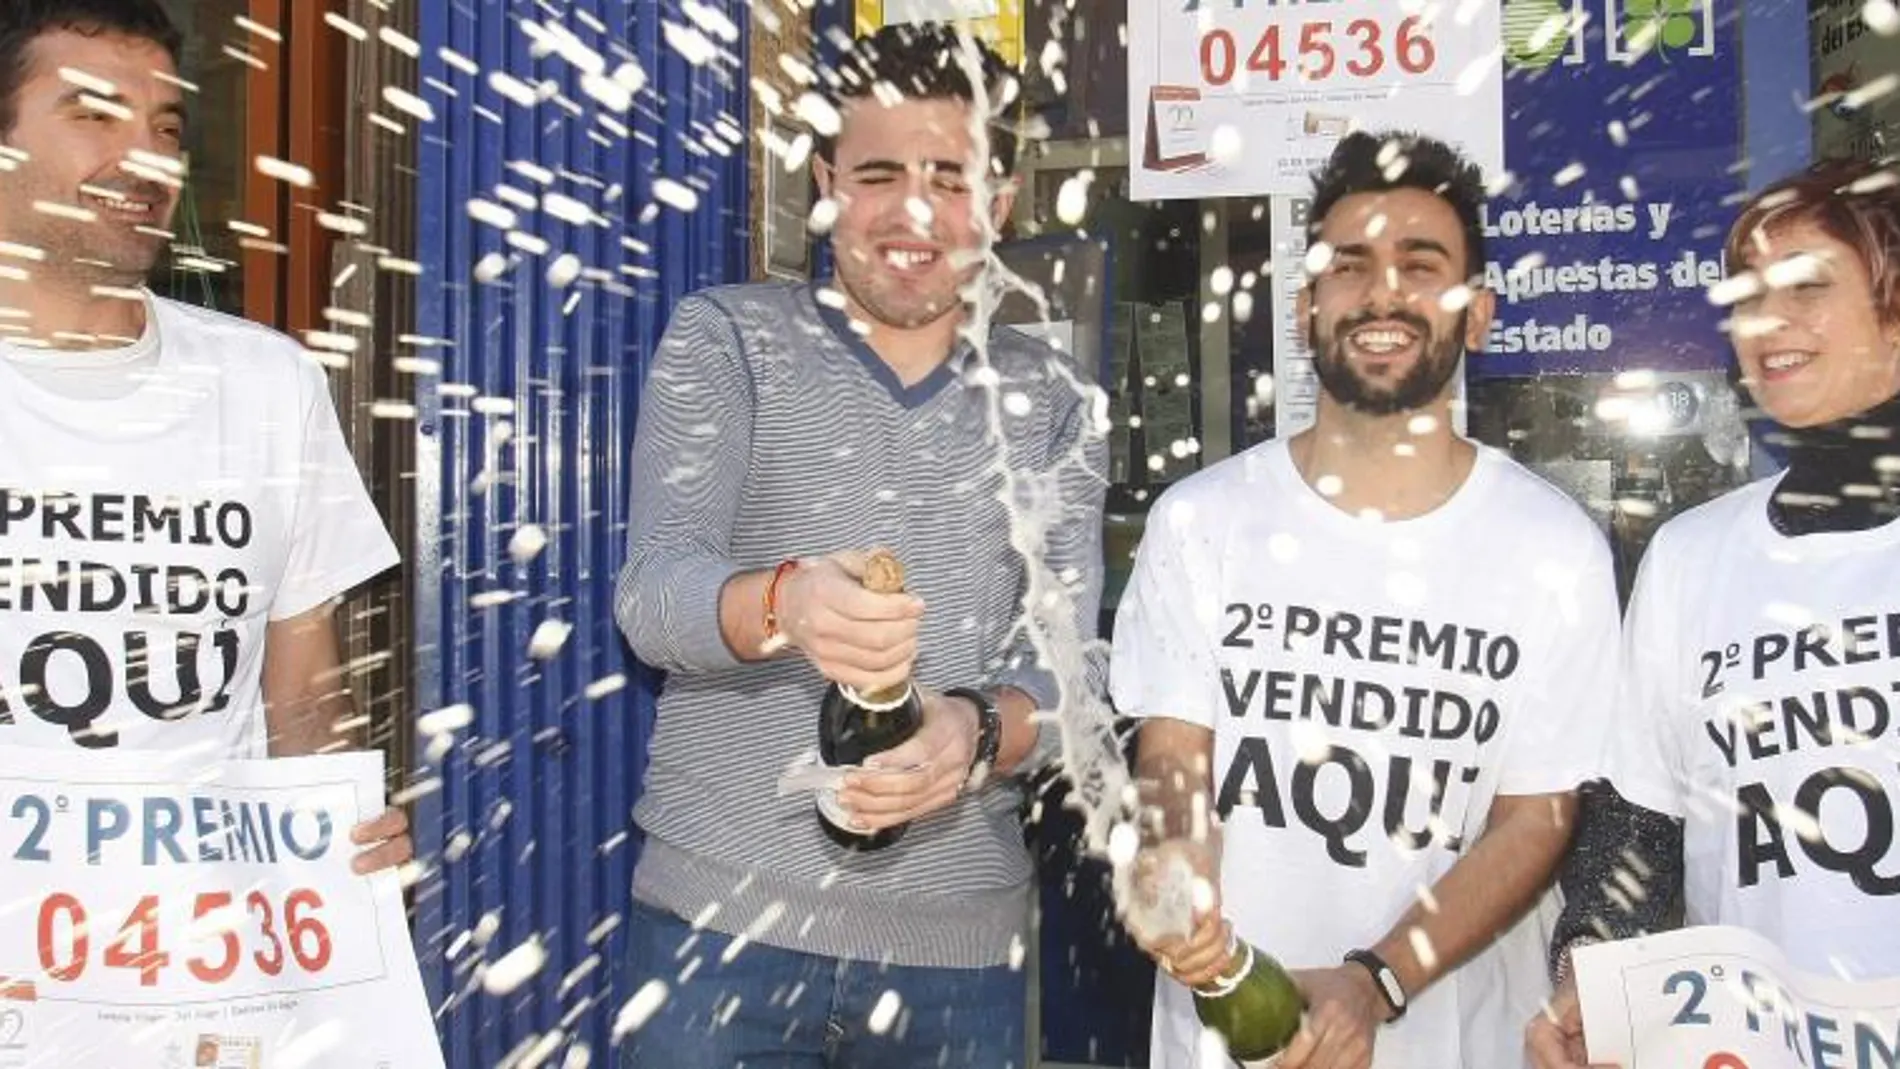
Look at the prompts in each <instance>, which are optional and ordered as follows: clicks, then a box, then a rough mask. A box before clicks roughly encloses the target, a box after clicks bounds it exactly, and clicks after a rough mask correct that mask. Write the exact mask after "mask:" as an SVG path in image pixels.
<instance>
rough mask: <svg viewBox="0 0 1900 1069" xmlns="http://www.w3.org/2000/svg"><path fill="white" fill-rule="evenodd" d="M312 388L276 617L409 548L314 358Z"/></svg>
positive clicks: (306, 388)
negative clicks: (368, 477) (374, 498)
mask: <svg viewBox="0 0 1900 1069" xmlns="http://www.w3.org/2000/svg"><path fill="white" fill-rule="evenodd" d="M299 386H300V387H301V388H302V390H303V392H304V394H305V401H304V418H303V445H302V450H301V453H300V456H299V458H298V464H297V471H296V480H297V493H296V503H295V506H294V512H293V514H292V516H291V522H290V553H289V555H288V557H287V558H286V560H285V562H284V571H283V576H282V578H281V580H280V581H279V582H278V584H277V590H276V592H275V594H274V596H273V597H272V598H271V607H270V618H271V619H272V620H288V619H290V618H291V617H293V616H297V615H300V614H302V613H305V612H309V611H310V610H311V609H314V608H316V607H317V606H319V605H322V604H323V603H324V602H326V601H330V600H331V599H333V598H338V597H341V596H343V595H344V594H346V593H348V592H349V591H350V590H351V588H353V587H355V586H356V585H357V584H359V583H362V582H364V581H365V580H368V579H370V578H372V577H373V576H376V575H378V574H379V573H381V572H383V571H386V570H388V569H389V568H392V567H394V566H395V565H396V564H397V563H398V562H399V561H400V560H401V559H402V556H401V554H400V553H398V552H397V550H396V544H395V543H394V542H393V541H391V540H390V537H389V531H388V529H387V528H385V527H384V526H383V519H382V516H381V515H379V514H378V513H377V511H376V506H375V505H374V504H373V503H372V502H371V501H370V497H369V491H368V490H367V489H366V488H365V487H364V486H363V477H362V475H361V474H360V473H359V472H358V471H357V469H356V462H355V460H353V459H352V458H351V456H350V451H349V448H348V447H347V446H346V445H345V444H344V441H343V429H342V427H341V426H339V425H338V423H337V417H336V408H335V406H334V405H332V404H331V402H330V391H329V388H328V383H327V381H326V380H325V378H324V375H323V372H322V370H321V369H319V368H317V367H316V366H315V365H314V364H310V365H306V366H303V367H301V368H299Z"/></svg>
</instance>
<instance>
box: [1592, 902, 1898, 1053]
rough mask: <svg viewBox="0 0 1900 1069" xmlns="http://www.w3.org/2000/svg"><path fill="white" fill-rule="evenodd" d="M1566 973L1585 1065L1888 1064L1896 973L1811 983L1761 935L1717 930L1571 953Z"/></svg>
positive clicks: (1893, 1041) (1894, 1032)
mask: <svg viewBox="0 0 1900 1069" xmlns="http://www.w3.org/2000/svg"><path fill="white" fill-rule="evenodd" d="M1576 967H1577V994H1578V996H1579V997H1580V998H1581V999H1582V1002H1583V1033H1584V1042H1585V1043H1586V1044H1587V1045H1588V1046H1589V1048H1590V1061H1591V1062H1592V1063H1593V1064H1595V1063H1609V1064H1615V1065H1619V1066H1621V1067H1622V1069H1886V1067H1888V1066H1894V1065H1900V976H1897V977H1895V978H1893V979H1885V980H1865V981H1860V982H1849V981H1845V980H1840V979H1836V978H1833V977H1823V976H1811V975H1808V974H1806V973H1801V972H1797V971H1795V970H1794V969H1792V968H1790V967H1789V965H1788V960H1787V958H1786V957H1785V956H1784V955H1783V954H1782V953H1781V951H1780V950H1778V949H1776V947H1775V945H1774V944H1772V943H1770V942H1769V941H1768V940H1766V939H1763V938H1762V937H1761V936H1758V935H1756V934H1755V933H1753V932H1749V931H1745V930H1743V929H1740V928H1720V927H1700V928H1686V929H1683V930H1682V931H1676V932H1669V933H1666V934H1664V935H1658V936H1650V937H1646V938H1642V939H1630V940H1625V941H1623V942H1619V943H1604V944H1601V945H1598V946H1589V947H1583V948H1581V949H1579V950H1578V951H1577V953H1576ZM1897 967H1900V965H1897Z"/></svg>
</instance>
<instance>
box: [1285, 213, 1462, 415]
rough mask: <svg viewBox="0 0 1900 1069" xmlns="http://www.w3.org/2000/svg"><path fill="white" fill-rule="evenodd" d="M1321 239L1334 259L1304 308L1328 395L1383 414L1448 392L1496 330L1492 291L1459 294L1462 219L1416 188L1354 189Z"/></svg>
mask: <svg viewBox="0 0 1900 1069" xmlns="http://www.w3.org/2000/svg"><path fill="white" fill-rule="evenodd" d="M1319 238H1320V241H1322V242H1324V243H1325V245H1326V246H1327V247H1328V248H1329V249H1330V250H1331V255H1330V259H1329V260H1328V262H1327V263H1326V264H1325V265H1324V267H1323V268H1322V269H1321V270H1320V272H1319V274H1318V275H1317V276H1315V277H1314V278H1313V279H1312V281H1311V282H1310V283H1309V284H1308V286H1307V288H1306V289H1305V290H1303V291H1302V292H1301V295H1300V302H1301V306H1302V307H1301V314H1302V317H1303V319H1304V320H1305V322H1306V324H1307V344H1308V346H1309V347H1310V348H1311V349H1312V351H1313V365H1314V370H1315V371H1316V372H1317V373H1318V375H1319V380H1320V385H1321V386H1322V387H1324V388H1325V390H1326V393H1327V395H1328V396H1330V397H1331V398H1332V399H1333V400H1335V401H1337V402H1339V403H1340V404H1341V405H1344V406H1346V407H1348V408H1352V409H1355V410H1357V411H1359V412H1362V413H1365V414H1368V415H1378V416H1383V415H1392V414H1394V413H1399V412H1406V411H1412V410H1415V409H1418V408H1422V407H1424V406H1426V405H1428V404H1431V403H1432V402H1434V401H1436V400H1438V399H1439V398H1441V397H1442V396H1444V394H1445V393H1446V389H1447V386H1448V385H1449V383H1450V382H1451V380H1452V377H1453V376H1454V375H1455V374H1456V373H1457V370H1458V360H1459V357H1460V356H1461V355H1462V354H1463V353H1464V352H1465V350H1467V349H1476V348H1477V347H1478V346H1479V345H1480V344H1481V343H1482V341H1483V339H1484V336H1485V332H1486V331H1487V330H1489V329H1490V324H1491V309H1492V297H1491V294H1490V293H1489V292H1488V291H1484V290H1477V291H1465V290H1462V289H1461V288H1460V287H1462V286H1463V285H1464V282H1465V278H1466V275H1467V274H1468V271H1469V267H1468V265H1467V264H1466V263H1465V260H1466V251H1465V247H1464V246H1465V237H1464V227H1463V225H1462V224H1461V223H1460V221H1459V219H1458V213H1457V212H1456V211H1455V210H1453V208H1452V206H1451V205H1450V204H1449V203H1447V202H1446V201H1445V200H1444V199H1443V198H1441V197H1438V196H1436V195H1434V194H1432V193H1428V192H1426V191H1424V190H1420V189H1393V190H1387V191H1383V192H1378V193H1355V194H1352V195H1349V196H1346V197H1343V198H1341V199H1340V200H1339V201H1338V202H1337V203H1336V204H1335V205H1334V206H1333V208H1332V210H1331V211H1329V212H1327V214H1326V219H1325V220H1324V222H1323V223H1322V225H1321V227H1320V233H1319Z"/></svg>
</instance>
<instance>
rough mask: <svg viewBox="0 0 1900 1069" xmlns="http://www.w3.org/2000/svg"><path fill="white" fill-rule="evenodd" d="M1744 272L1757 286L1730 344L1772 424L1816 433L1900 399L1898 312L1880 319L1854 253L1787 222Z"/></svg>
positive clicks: (1755, 245)
mask: <svg viewBox="0 0 1900 1069" xmlns="http://www.w3.org/2000/svg"><path fill="white" fill-rule="evenodd" d="M1742 266H1743V267H1744V268H1746V269H1747V270H1749V271H1753V272H1754V273H1755V276H1756V279H1757V280H1758V282H1759V286H1758V287H1757V288H1756V292H1755V294H1754V295H1753V296H1750V297H1747V298H1745V299H1743V300H1741V301H1739V302H1737V304H1736V305H1735V310H1734V311H1735V314H1734V316H1733V318H1732V319H1731V322H1730V328H1729V329H1730V335H1731V337H1732V339H1733V341H1734V343H1735V356H1736V359H1737V360H1739V361H1740V363H1741V367H1742V381H1743V382H1744V383H1745V384H1746V385H1747V386H1748V390H1749V393H1751V394H1752V395H1753V396H1754V398H1755V402H1756V403H1757V404H1759V405H1760V406H1761V407H1762V410H1763V411H1765V412H1767V413H1768V415H1769V417H1770V418H1772V419H1773V420H1774V421H1775V422H1777V423H1779V424H1781V425H1782V426H1784V427H1812V426H1815V425H1817V424H1821V423H1828V422H1832V421H1834V420H1838V419H1844V418H1846V417H1848V416H1852V415H1855V414H1856V413H1859V412H1863V411H1866V410H1867V409H1869V408H1872V407H1873V406H1875V405H1877V404H1879V403H1881V402H1882V401H1885V400H1886V399H1887V398H1889V397H1892V396H1894V394H1895V393H1896V392H1900V323H1896V322H1894V313H1895V312H1896V311H1900V310H1894V309H1888V310H1886V312H1885V314H1883V310H1882V309H1881V308H1880V307H1879V303H1878V302H1877V301H1876V300H1875V297H1874V287H1873V281H1872V279H1871V277H1870V276H1869V274H1868V271H1867V265H1866V264H1865V263H1863V262H1862V260H1861V258H1860V256H1859V255H1858V254H1857V253H1856V252H1855V251H1854V249H1853V248H1852V247H1851V246H1849V245H1847V244H1846V243H1844V242H1842V241H1840V240H1839V239H1837V238H1835V237H1833V236H1832V235H1830V234H1829V233H1827V231H1825V230H1823V229H1822V228H1821V227H1819V226H1817V225H1815V224H1814V223H1813V222H1811V221H1809V220H1804V219H1790V220H1788V221H1786V222H1783V223H1780V224H1778V225H1770V226H1769V227H1768V228H1766V229H1765V230H1761V231H1758V232H1756V234H1755V235H1753V237H1752V239H1751V240H1750V242H1749V252H1748V254H1747V255H1746V257H1745V261H1744V263H1743V264H1742Z"/></svg>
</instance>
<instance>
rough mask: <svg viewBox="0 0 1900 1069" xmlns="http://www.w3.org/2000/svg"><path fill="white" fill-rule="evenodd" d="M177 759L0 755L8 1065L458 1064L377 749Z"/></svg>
mask: <svg viewBox="0 0 1900 1069" xmlns="http://www.w3.org/2000/svg"><path fill="white" fill-rule="evenodd" d="M182 767H183V766H175V767H174V769H173V770H170V771H168V770H167V768H166V767H164V765H163V759H162V758H160V757H156V756H154V755H150V754H119V753H113V754H103V753H102V754H78V753H68V752H65V751H52V750H27V749H21V748H11V749H7V750H5V751H0V977H3V978H4V982H3V983H0V1069H22V1067H27V1066H32V1067H47V1069H52V1067H55V1066H57V1067H59V1069H108V1067H110V1069H187V1067H189V1069H199V1067H205V1066H210V1067H217V1069H226V1067H243V1069H277V1067H280V1066H297V1067H301V1069H398V1067H399V1069H434V1067H440V1066H442V1064H443V1059H442V1053H441V1048H440V1046H439V1045H438V1043H437V1040H436V1036H435V1031H434V1027H433V1023H432V1018H431V1014H430V1012H429V1006H428V1002H427V998H426V996H425V995H424V993H423V990H422V978H421V975H420V972H419V971H418V969H417V966H416V959H415V951H414V948H413V945H412V944H411V942H410V937H409V929H408V926H407V924H406V923H405V921H404V918H403V903H402V890H401V888H400V886H399V885H398V882H397V880H396V876H395V874H394V873H392V872H387V871H386V872H382V873H378V874H376V875H375V876H371V877H364V876H358V875H356V874H355V873H353V872H352V871H351V870H350V864H351V861H352V859H353V858H354V857H355V855H356V853H357V851H358V849H359V848H358V847H356V846H355V845H353V844H352V843H351V842H350V839H349V836H350V829H351V828H353V827H354V826H355V825H357V824H358V823H360V822H361V821H363V820H364V819H366V818H368V817H371V816H374V815H375V814H377V813H379V812H381V811H382V809H383V797H384V796H383V777H382V772H383V759H382V755H381V754H378V753H351V754H335V755H326V756H321V757H302V758H293V759H287V760H275V761H227V762H222V763H220V764H218V765H216V766H214V767H212V768H209V769H205V768H202V766H201V767H199V768H197V769H193V770H191V771H189V772H187V771H183V770H182ZM194 773H195V774H194Z"/></svg>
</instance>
